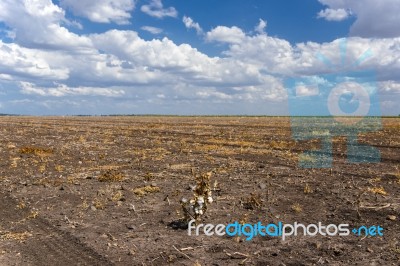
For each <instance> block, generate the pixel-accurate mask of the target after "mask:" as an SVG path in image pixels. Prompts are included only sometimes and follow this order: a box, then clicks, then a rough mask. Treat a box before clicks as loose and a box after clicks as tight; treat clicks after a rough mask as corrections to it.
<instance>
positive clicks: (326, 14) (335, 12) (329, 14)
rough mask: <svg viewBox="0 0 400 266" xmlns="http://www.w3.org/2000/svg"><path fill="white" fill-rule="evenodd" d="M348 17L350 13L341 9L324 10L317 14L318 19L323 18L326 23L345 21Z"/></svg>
mask: <svg viewBox="0 0 400 266" xmlns="http://www.w3.org/2000/svg"><path fill="white" fill-rule="evenodd" d="M350 15H351V12H350V11H349V10H346V9H343V8H338V9H332V8H326V9H324V10H321V11H320V12H319V13H318V18H324V19H326V20H328V21H342V20H345V19H347V18H348V17H349V16H350Z"/></svg>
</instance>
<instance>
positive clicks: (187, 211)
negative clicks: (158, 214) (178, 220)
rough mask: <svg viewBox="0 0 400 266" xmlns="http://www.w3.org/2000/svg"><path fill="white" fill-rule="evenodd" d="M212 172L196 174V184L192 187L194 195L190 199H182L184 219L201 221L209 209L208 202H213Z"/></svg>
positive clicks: (186, 220)
mask: <svg viewBox="0 0 400 266" xmlns="http://www.w3.org/2000/svg"><path fill="white" fill-rule="evenodd" d="M211 175H212V172H208V173H204V174H200V175H196V181H197V184H196V186H194V187H192V191H193V197H192V198H191V199H190V200H188V199H186V198H182V199H181V206H182V211H183V215H184V217H183V220H184V221H185V222H186V223H188V222H189V221H190V220H193V219H194V220H196V221H199V220H200V219H201V216H202V215H204V214H205V212H206V211H207V207H208V204H211V203H212V202H213V198H212V193H211V186H210V178H211Z"/></svg>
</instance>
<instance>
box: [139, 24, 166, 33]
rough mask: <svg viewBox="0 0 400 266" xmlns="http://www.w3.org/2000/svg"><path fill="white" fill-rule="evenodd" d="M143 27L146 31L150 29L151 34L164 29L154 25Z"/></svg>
mask: <svg viewBox="0 0 400 266" xmlns="http://www.w3.org/2000/svg"><path fill="white" fill-rule="evenodd" d="M141 29H142V30H144V31H148V32H150V33H151V34H160V33H161V32H163V30H162V29H160V28H156V27H152V26H143V27H141Z"/></svg>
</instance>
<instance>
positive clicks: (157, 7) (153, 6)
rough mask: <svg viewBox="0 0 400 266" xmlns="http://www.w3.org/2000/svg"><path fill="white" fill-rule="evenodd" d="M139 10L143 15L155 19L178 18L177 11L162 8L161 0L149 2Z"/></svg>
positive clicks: (172, 8) (171, 8) (170, 8)
mask: <svg viewBox="0 0 400 266" xmlns="http://www.w3.org/2000/svg"><path fill="white" fill-rule="evenodd" d="M140 10H141V11H142V12H143V13H146V14H147V15H149V16H152V17H156V18H164V17H173V18H176V17H177V16H178V11H176V9H175V8H174V7H168V8H164V6H163V3H162V1H161V0H150V4H148V5H143V6H142V7H141V8H140Z"/></svg>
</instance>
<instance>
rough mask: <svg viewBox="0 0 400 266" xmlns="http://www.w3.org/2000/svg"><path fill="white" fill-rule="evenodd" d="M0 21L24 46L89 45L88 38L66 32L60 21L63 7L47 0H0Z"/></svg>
mask: <svg viewBox="0 0 400 266" xmlns="http://www.w3.org/2000/svg"><path fill="white" fill-rule="evenodd" d="M0 21H2V22H4V23H5V24H6V25H7V26H9V27H10V28H11V29H12V31H13V35H14V36H13V37H14V41H15V42H17V43H20V44H22V45H23V46H26V47H31V48H35V47H40V48H41V49H46V48H48V49H68V48H70V47H79V48H80V49H81V51H82V52H83V51H86V50H87V49H88V48H90V46H91V43H90V40H89V39H88V38H86V37H83V36H78V35H77V34H74V33H72V32H70V31H69V30H68V29H66V28H65V27H63V26H61V23H63V22H65V21H67V20H66V19H65V11H64V10H63V9H61V8H60V7H59V6H57V5H55V4H53V2H52V1H51V0H36V1H30V0H22V1H13V0H3V1H1V2H0Z"/></svg>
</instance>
